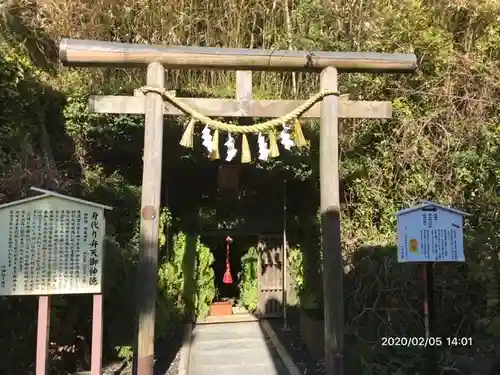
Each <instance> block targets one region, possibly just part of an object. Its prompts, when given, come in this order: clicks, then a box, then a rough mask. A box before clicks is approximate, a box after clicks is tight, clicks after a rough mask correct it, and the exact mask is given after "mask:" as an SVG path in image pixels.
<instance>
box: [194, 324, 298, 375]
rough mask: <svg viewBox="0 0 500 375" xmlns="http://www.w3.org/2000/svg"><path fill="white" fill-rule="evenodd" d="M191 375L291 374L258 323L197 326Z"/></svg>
mask: <svg viewBox="0 0 500 375" xmlns="http://www.w3.org/2000/svg"><path fill="white" fill-rule="evenodd" d="M188 375H289V374H288V372H287V369H286V367H285V366H284V365H283V363H282V362H281V360H280V358H279V356H278V355H277V353H276V350H275V349H274V347H273V346H272V343H271V341H270V340H269V338H268V337H267V335H266V334H265V333H264V332H263V331H262V329H261V327H260V324H259V322H238V323H218V324H198V325H196V326H195V328H194V330H193V336H192V345H191V354H190V358H189V372H188Z"/></svg>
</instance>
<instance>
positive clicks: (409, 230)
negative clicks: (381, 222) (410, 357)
mask: <svg viewBox="0 0 500 375" xmlns="http://www.w3.org/2000/svg"><path fill="white" fill-rule="evenodd" d="M468 215H469V214H468V213H466V212H463V211H459V210H455V209H453V208H450V207H445V206H442V205H440V204H437V203H433V202H429V201H422V203H421V204H419V205H417V206H414V207H410V208H407V209H404V210H400V211H398V212H396V217H397V244H398V262H399V263H418V264H421V265H422V280H423V282H424V287H425V290H424V292H425V293H424V332H425V340H427V341H428V342H427V343H426V344H425V345H424V346H425V347H426V351H427V353H426V355H427V363H426V366H427V368H426V372H425V373H426V374H427V375H434V374H438V373H439V366H438V365H439V364H438V351H439V347H440V346H441V345H443V344H446V343H444V342H442V338H441V337H439V335H436V324H435V317H436V311H435V305H434V271H433V266H434V263H436V262H464V261H465V256H464V240H463V227H464V226H463V217H464V216H468Z"/></svg>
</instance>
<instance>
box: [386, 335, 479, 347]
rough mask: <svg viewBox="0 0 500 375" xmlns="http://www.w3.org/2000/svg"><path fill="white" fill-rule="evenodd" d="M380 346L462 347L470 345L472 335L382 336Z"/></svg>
mask: <svg viewBox="0 0 500 375" xmlns="http://www.w3.org/2000/svg"><path fill="white" fill-rule="evenodd" d="M382 346H399V347H406V348H410V347H422V348H427V347H450V348H464V347H472V337H465V336H464V337H460V336H456V337H455V336H453V337H434V336H432V337H408V336H396V337H382Z"/></svg>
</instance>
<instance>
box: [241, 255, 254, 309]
mask: <svg viewBox="0 0 500 375" xmlns="http://www.w3.org/2000/svg"><path fill="white" fill-rule="evenodd" d="M257 256H258V254H257V248H256V247H254V246H252V247H250V248H249V249H248V251H247V252H246V253H245V254H244V255H243V256H242V257H241V265H242V270H241V279H240V283H239V285H238V288H239V290H240V298H239V300H240V304H241V305H242V306H243V307H244V308H245V309H247V310H248V311H250V312H255V311H256V310H257V303H258V302H259V290H258V286H257V272H258V270H257V267H258V265H257V264H258V258H257Z"/></svg>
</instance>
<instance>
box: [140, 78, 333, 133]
mask: <svg viewBox="0 0 500 375" xmlns="http://www.w3.org/2000/svg"><path fill="white" fill-rule="evenodd" d="M139 90H140V91H142V92H143V93H148V92H155V93H157V94H160V95H161V96H162V97H163V98H164V99H165V100H166V101H168V102H170V103H171V104H173V105H174V106H176V107H177V108H179V109H180V110H181V111H182V112H184V113H185V114H186V115H190V116H191V117H192V118H194V119H195V120H197V121H199V122H201V123H203V124H205V125H207V126H208V127H209V128H211V129H213V130H219V131H225V132H228V133H235V134H241V133H244V134H248V133H259V132H262V133H265V132H267V131H269V130H271V129H273V128H275V127H276V126H279V125H283V124H285V123H287V122H289V121H291V120H293V119H296V118H297V117H300V115H302V114H303V113H305V112H306V111H307V110H308V109H310V108H311V107H312V106H313V105H314V104H316V103H317V102H319V101H320V100H322V99H323V98H324V97H325V96H329V95H339V93H338V91H333V90H327V91H323V92H320V93H317V94H316V95H314V96H312V97H311V98H309V99H308V100H307V101H305V102H304V103H303V104H302V105H300V106H298V107H297V108H295V109H294V110H293V111H291V112H290V113H288V114H286V115H284V116H281V117H279V118H276V119H273V120H269V121H266V122H262V123H260V124H254V125H234V124H228V123H225V122H222V121H217V120H213V119H211V118H209V117H207V116H205V115H203V114H201V113H199V112H198V111H196V110H195V109H193V108H191V107H189V106H188V105H186V104H184V103H182V102H181V101H180V100H178V98H177V97H175V96H173V95H171V94H170V93H169V92H168V91H167V90H166V89H162V88H157V87H151V86H144V87H141V88H140V89H139Z"/></svg>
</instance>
